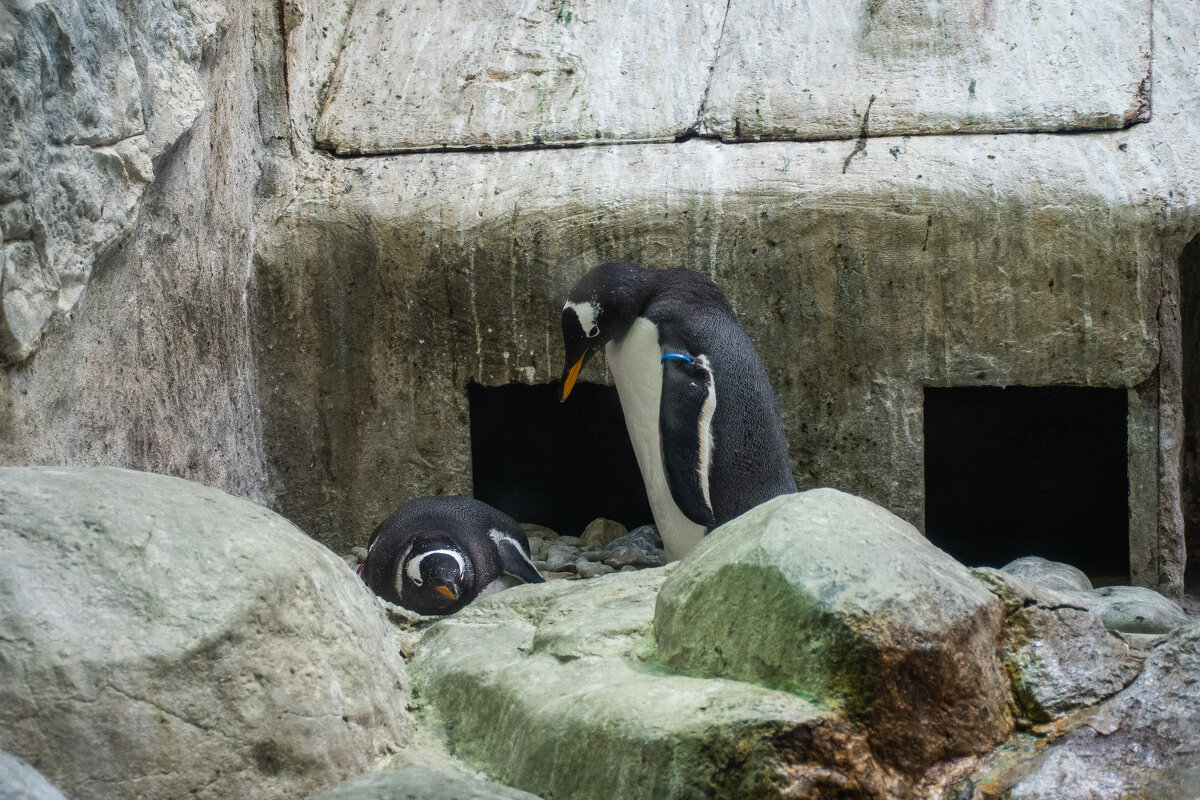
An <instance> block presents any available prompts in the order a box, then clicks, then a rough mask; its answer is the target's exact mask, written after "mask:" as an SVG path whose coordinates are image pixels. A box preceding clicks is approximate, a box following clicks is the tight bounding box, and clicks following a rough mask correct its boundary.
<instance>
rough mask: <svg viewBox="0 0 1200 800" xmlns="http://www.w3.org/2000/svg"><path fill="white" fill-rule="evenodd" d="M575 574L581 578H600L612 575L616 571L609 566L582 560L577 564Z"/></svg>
mask: <svg viewBox="0 0 1200 800" xmlns="http://www.w3.org/2000/svg"><path fill="white" fill-rule="evenodd" d="M575 572H576V573H577V574H578V575H579V577H581V578H599V577H601V576H602V575H611V574H612V573H614V572H616V570H615V569H613V568H612V567H611V566H609V565H608V564H596V563H594V562H592V561H588V560H586V559H582V558H581V559H579V560H578V561H576V562H575Z"/></svg>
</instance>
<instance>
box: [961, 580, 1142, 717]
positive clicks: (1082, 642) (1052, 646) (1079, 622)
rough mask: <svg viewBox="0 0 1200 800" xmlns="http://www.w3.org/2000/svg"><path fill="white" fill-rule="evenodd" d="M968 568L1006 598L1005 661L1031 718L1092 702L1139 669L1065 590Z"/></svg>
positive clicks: (1054, 714) (1014, 688)
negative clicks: (1058, 590) (1060, 592)
mask: <svg viewBox="0 0 1200 800" xmlns="http://www.w3.org/2000/svg"><path fill="white" fill-rule="evenodd" d="M973 572H974V575H975V576H976V577H977V578H979V579H980V580H982V581H983V582H984V583H985V584H987V586H988V587H989V588H991V590H992V591H993V592H995V593H996V595H997V596H998V597H1000V598H1001V599H1002V600H1003V601H1004V610H1005V622H1004V628H1005V637H1006V638H1005V645H1004V664H1005V668H1006V670H1007V672H1008V677H1009V680H1010V681H1011V683H1012V691H1013V698H1014V699H1015V700H1016V703H1017V707H1018V708H1019V709H1020V712H1021V714H1022V715H1023V716H1024V717H1025V718H1026V719H1027V720H1029V721H1030V722H1034V723H1045V722H1050V721H1052V720H1054V719H1057V718H1059V717H1062V716H1065V715H1067V714H1070V713H1072V712H1074V711H1078V710H1079V709H1082V708H1086V707H1087V706H1090V705H1095V704H1096V703H1098V702H1100V701H1101V700H1104V699H1105V698H1107V697H1110V696H1112V695H1114V694H1116V693H1117V692H1119V691H1120V690H1121V689H1123V688H1125V686H1126V685H1128V683H1129V682H1130V681H1131V680H1133V679H1134V677H1136V676H1137V674H1138V671H1139V669H1140V668H1141V662H1140V660H1139V659H1138V658H1137V657H1136V656H1135V655H1134V654H1133V653H1132V652H1131V651H1130V649H1129V647H1128V646H1127V645H1126V644H1125V642H1124V641H1122V640H1121V639H1119V638H1118V637H1117V636H1115V635H1114V634H1112V633H1109V631H1108V630H1107V629H1105V627H1104V623H1103V622H1102V621H1101V620H1100V618H1099V617H1097V616H1096V615H1094V614H1092V613H1090V612H1089V611H1088V610H1087V609H1086V608H1085V607H1083V606H1081V605H1077V604H1073V603H1072V601H1071V600H1070V599H1069V598H1068V596H1066V595H1064V594H1059V593H1058V592H1055V591H1053V590H1051V589H1046V588H1045V587H1044V586H1037V585H1034V584H1032V583H1029V582H1027V581H1025V580H1023V579H1021V578H1019V577H1017V576H1015V575H1013V574H1010V573H1009V571H1008V567H1005V568H1004V570H995V569H986V568H984V569H977V570H974V571H973Z"/></svg>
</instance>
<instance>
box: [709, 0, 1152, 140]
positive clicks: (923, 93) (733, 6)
mask: <svg viewBox="0 0 1200 800" xmlns="http://www.w3.org/2000/svg"><path fill="white" fill-rule="evenodd" d="M1099 64H1103V65H1104V67H1103V68H1102V69H1101V68H1098V65H1099ZM1149 77H1150V3H1149V0H1102V1H1101V2H1094V3H1088V4H1087V5H1086V6H1083V5H1080V4H1078V3H1074V2H1070V0H1049V1H1047V0H1043V2H1019V3H999V4H991V3H982V4H979V3H938V4H926V3H913V2H907V0H853V2H844V3H838V4H837V5H836V6H831V5H829V4H828V3H825V2H819V1H818V0H774V2H770V3H761V2H741V1H740V0H732V2H730V3H729V14H728V17H727V18H726V21H725V29H724V33H723V35H722V37H721V47H720V52H719V53H718V55H717V60H716V63H715V65H714V67H713V76H712V83H711V86H710V88H709V92H708V98H707V102H706V103H705V109H704V122H705V125H706V127H707V129H708V131H709V132H712V133H715V134H717V135H719V136H720V137H721V138H722V139H724V140H727V141H729V140H734V141H737V140H746V139H770V138H773V139H782V138H798V139H822V138H825V139H853V138H856V137H864V138H865V137H866V136H868V135H881V134H882V135H903V134H927V133H958V132H962V131H970V132H980V133H984V132H986V133H1002V132H1011V131H1053V130H1081V129H1082V130H1094V129H1099V128H1122V127H1125V126H1127V125H1129V124H1131V123H1133V122H1140V121H1144V120H1146V119H1149V117H1150V91H1149Z"/></svg>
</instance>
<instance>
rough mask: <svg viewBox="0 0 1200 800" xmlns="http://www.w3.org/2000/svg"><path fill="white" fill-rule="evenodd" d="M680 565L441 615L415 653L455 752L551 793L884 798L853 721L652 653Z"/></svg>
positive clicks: (423, 684)
mask: <svg viewBox="0 0 1200 800" xmlns="http://www.w3.org/2000/svg"><path fill="white" fill-rule="evenodd" d="M670 569H671V568H670V567H667V568H660V569H654V570H643V571H640V572H631V573H621V574H616V575H609V576H605V577H602V578H599V579H597V580H594V581H587V582H566V581H554V582H550V583H546V584H540V585H537V586H519V587H516V588H514V589H510V590H508V591H505V592H502V593H500V594H498V595H494V596H492V597H488V598H485V599H483V600H480V601H477V602H475V603H472V604H471V605H470V606H468V607H467V608H465V609H463V610H462V611H461V612H459V613H458V614H456V615H455V616H454V617H451V618H447V619H445V620H443V621H441V622H439V623H438V624H437V625H435V626H433V627H432V628H431V629H430V630H429V632H428V633H427V634H426V635H425V637H424V639H422V641H421V642H420V643H419V645H418V646H417V648H416V655H415V657H414V659H413V661H412V663H411V665H410V668H411V673H412V675H413V679H414V686H415V687H416V688H417V689H418V691H419V696H420V697H421V698H422V700H423V701H424V702H427V703H429V704H430V705H431V706H432V707H433V709H436V711H437V712H438V717H439V718H440V720H441V722H442V724H443V725H444V726H445V734H446V737H447V740H448V743H449V745H450V746H451V748H452V750H453V752H454V754H455V755H456V756H457V757H459V758H461V759H462V760H463V761H465V762H466V763H467V764H469V765H471V766H473V767H476V768H479V769H484V770H486V771H487V772H488V774H489V775H490V776H492V777H494V778H496V779H498V780H501V781H504V782H505V783H508V784H511V785H513V786H518V787H520V788H522V789H525V790H527V791H530V792H534V793H535V794H539V795H544V796H547V797H571V798H604V800H608V798H613V797H654V798H683V797H722V798H770V797H792V798H823V797H833V796H842V795H846V796H856V797H857V796H861V797H878V798H882V797H889V796H891V793H892V792H893V790H895V788H896V786H897V785H898V782H897V780H896V779H895V778H894V777H892V776H890V775H889V774H888V773H887V772H886V771H884V770H881V769H880V768H879V767H878V766H877V765H876V764H875V763H874V761H873V759H872V758H871V756H870V752H869V750H868V749H867V747H866V743H865V741H864V739H863V738H862V737H861V736H860V735H858V734H857V733H856V732H855V731H854V729H853V727H852V726H851V725H850V724H849V722H848V721H847V720H846V719H845V718H844V717H842V716H841V715H839V714H837V713H835V712H834V711H831V710H829V709H824V708H820V707H818V706H816V705H814V704H812V703H809V702H807V701H805V700H803V699H801V698H799V697H797V696H795V695H793V694H789V693H787V692H780V691H774V690H771V689H766V688H763V687H760V686H755V685H752V684H748V683H739V682H735V681H727V680H714V679H705V678H692V677H685V676H678V675H663V674H661V671H660V670H655V669H653V668H652V666H651V665H650V664H648V663H647V662H646V660H645V658H646V656H647V655H648V652H649V650H650V649H651V639H650V633H651V629H652V621H653V616H654V599H655V594H656V592H657V590H658V587H659V585H660V584H661V583H662V581H663V579H664V576H665V572H666V571H667V570H670Z"/></svg>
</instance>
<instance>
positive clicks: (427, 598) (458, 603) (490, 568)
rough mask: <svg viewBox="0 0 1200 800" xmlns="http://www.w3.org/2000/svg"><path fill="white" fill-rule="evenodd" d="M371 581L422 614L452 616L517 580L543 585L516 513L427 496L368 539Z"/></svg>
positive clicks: (387, 596) (383, 594) (366, 575)
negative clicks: (479, 598)
mask: <svg viewBox="0 0 1200 800" xmlns="http://www.w3.org/2000/svg"><path fill="white" fill-rule="evenodd" d="M362 577H363V580H365V581H366V582H367V585H368V586H370V587H371V589H372V590H373V591H374V592H375V594H377V595H379V596H380V597H382V598H383V599H384V600H387V601H388V602H391V603H395V604H396V605H400V606H404V607H405V608H408V609H411V610H413V611H416V612H417V613H418V614H452V613H454V612H455V611H458V610H459V609H460V608H462V607H463V606H465V605H466V604H467V603H469V602H471V601H472V600H474V599H475V598H476V597H481V596H483V595H486V594H491V593H493V592H496V591H499V590H500V589H504V588H507V587H508V586H512V585H514V584H516V583H542V582H543V580H544V579H543V578H542V576H541V574H539V573H538V571H537V568H536V567H535V566H534V565H533V561H531V560H530V558H529V539H527V538H526V536H525V531H523V530H521V526H520V525H518V524H517V522H516V521H515V520H513V518H512V517H510V516H508V515H507V514H505V513H503V512H502V511H498V510H497V509H495V508H492V507H491V506H489V505H488V504H487V503H484V502H481V501H479V500H475V499H474V498H470V497H421V498H418V499H416V500H413V501H411V502H408V503H405V504H404V505H402V506H400V507H399V508H397V509H396V510H395V511H393V512H392V514H391V516H389V517H388V518H387V519H385V520H384V521H383V522H381V523H380V524H379V527H377V528H376V529H375V532H374V533H372V534H371V540H370V541H369V542H368V543H367V559H366V562H365V563H364V564H363V567H362Z"/></svg>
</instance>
